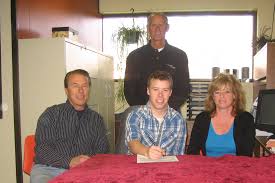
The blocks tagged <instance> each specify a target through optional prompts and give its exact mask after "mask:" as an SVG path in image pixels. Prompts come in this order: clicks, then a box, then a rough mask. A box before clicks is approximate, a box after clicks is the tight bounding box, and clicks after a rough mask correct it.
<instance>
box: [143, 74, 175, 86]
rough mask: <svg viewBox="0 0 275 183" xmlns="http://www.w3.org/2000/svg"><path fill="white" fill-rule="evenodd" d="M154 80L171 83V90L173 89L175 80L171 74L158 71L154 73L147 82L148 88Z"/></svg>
mask: <svg viewBox="0 0 275 183" xmlns="http://www.w3.org/2000/svg"><path fill="white" fill-rule="evenodd" d="M152 79H158V80H161V81H169V83H170V88H171V89H172V88H173V79H172V76H171V74H170V73H169V72H166V71H159V70H157V71H154V72H153V73H151V74H150V75H149V77H148V80H147V87H149V86H150V84H151V80H152Z"/></svg>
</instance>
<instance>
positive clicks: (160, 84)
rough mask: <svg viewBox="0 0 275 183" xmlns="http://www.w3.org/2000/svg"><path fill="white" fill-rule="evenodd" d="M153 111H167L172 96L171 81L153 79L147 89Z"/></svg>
mask: <svg viewBox="0 0 275 183" xmlns="http://www.w3.org/2000/svg"><path fill="white" fill-rule="evenodd" d="M147 94H148V95H149V102H150V105H151V110H152V111H153V112H154V111H166V110H167V107H168V100H169V98H170V96H171V94H172V89H171V84H170V82H169V80H159V79H151V80H150V85H149V86H148V88H147Z"/></svg>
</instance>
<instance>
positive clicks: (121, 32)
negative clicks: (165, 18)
mask: <svg viewBox="0 0 275 183" xmlns="http://www.w3.org/2000/svg"><path fill="white" fill-rule="evenodd" d="M131 11H132V14H134V9H133V8H131ZM146 35H147V33H146V31H145V30H144V28H141V27H139V26H138V25H135V19H134V17H133V24H132V26H131V27H126V26H124V25H122V26H121V27H119V29H118V30H117V32H115V33H114V34H113V41H114V42H115V43H116V44H117V45H118V52H119V54H120V55H124V54H126V53H127V52H128V45H129V44H137V45H143V44H144V40H145V39H146Z"/></svg>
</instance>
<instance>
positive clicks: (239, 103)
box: [205, 74, 246, 115]
mask: <svg viewBox="0 0 275 183" xmlns="http://www.w3.org/2000/svg"><path fill="white" fill-rule="evenodd" d="M223 86H228V87H230V89H231V90H232V93H233V95H234V99H233V110H232V115H235V114H237V113H238V112H242V111H245V106H246V98H245V93H244V91H243V87H242V85H241V83H240V81H238V80H237V79H236V77H235V76H233V75H231V74H219V75H218V76H217V77H216V78H214V79H213V81H212V82H211V84H210V85H209V87H208V94H207V98H206V100H205V110H206V111H208V112H210V113H211V115H214V114H215V113H216V105H215V103H214V97H213V96H214V92H215V91H217V90H219V89H220V88H221V87H223Z"/></svg>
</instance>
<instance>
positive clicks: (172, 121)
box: [126, 71, 186, 159]
mask: <svg viewBox="0 0 275 183" xmlns="http://www.w3.org/2000/svg"><path fill="white" fill-rule="evenodd" d="M172 88H173V80H172V77H171V75H170V74H169V73H168V72H165V71H155V72H153V73H152V74H151V75H150V76H149V78H148V81H147V94H148V96H149V101H148V103H147V104H146V105H143V106H140V107H137V108H134V109H133V111H132V112H131V113H130V114H129V116H128V118H127V121H126V144H127V146H128V150H129V151H128V152H129V153H130V152H131V153H133V154H141V155H144V156H147V157H148V158H151V159H159V158H161V157H162V156H164V155H182V154H184V149H185V140H186V123H185V121H184V119H183V117H182V116H181V114H180V113H179V112H177V111H176V110H174V109H173V108H171V107H169V105H168V100H169V98H170V96H171V94H172Z"/></svg>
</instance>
